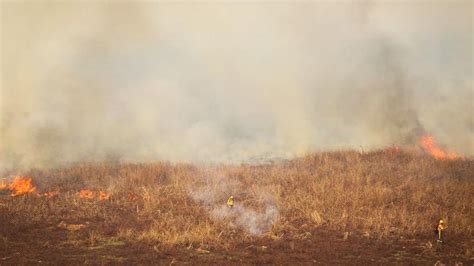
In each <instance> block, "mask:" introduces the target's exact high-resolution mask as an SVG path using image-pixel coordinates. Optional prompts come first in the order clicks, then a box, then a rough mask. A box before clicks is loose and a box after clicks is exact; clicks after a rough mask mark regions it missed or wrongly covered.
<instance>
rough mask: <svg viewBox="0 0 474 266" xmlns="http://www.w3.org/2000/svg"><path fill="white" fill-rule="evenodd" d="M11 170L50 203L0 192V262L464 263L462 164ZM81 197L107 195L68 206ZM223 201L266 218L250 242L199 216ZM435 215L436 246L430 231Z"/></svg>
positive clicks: (472, 186) (466, 171)
mask: <svg viewBox="0 0 474 266" xmlns="http://www.w3.org/2000/svg"><path fill="white" fill-rule="evenodd" d="M15 174H21V175H26V176H31V177H32V178H33V183H34V184H35V185H36V186H37V188H38V191H39V192H47V191H59V195H57V196H53V197H44V196H36V195H31V194H29V195H22V196H17V197H11V196H10V192H9V191H5V190H3V191H0V214H1V215H0V265H18V264H40V263H46V264H60V265H64V264H85V263H86V264H127V265H128V264H140V265H141V264H167V265H169V264H221V265H228V264H236V265H237V264H238V265H240V264H291V265H292V264H377V265H381V264H403V265H405V264H421V265H433V264H435V263H437V262H441V263H445V264H448V265H454V264H455V263H459V262H462V263H464V264H465V265H471V264H473V263H474V219H473V218H474V207H473V206H474V160H472V159H460V160H453V161H441V160H435V159H433V158H432V157H430V156H427V155H423V154H420V153H418V152H413V151H392V150H381V151H374V152H368V153H359V152H355V151H338V152H324V153H316V154H311V155H307V156H305V157H302V158H298V159H293V160H288V161H279V162H273V163H267V164H260V165H251V164H241V165H215V164H213V165H192V164H175V163H167V162H156V163H125V162H90V163H80V164H74V165H70V166H67V167H63V168H58V169H49V170H39V169H32V170H29V171H26V172H22V173H13V172H12V173H5V175H15ZM81 189H90V190H93V191H96V192H97V191H105V192H106V193H107V194H109V195H110V198H108V199H106V200H99V199H98V198H93V199H85V198H80V197H79V196H78V195H77V192H78V191H79V190H81ZM200 193H208V194H205V195H201V196H202V198H204V200H196V197H198V198H199V196H200V195H199V194H200ZM196 194H198V196H196ZM229 195H234V197H235V199H236V205H241V206H245V208H247V209H248V210H253V211H255V213H261V212H263V209H264V206H265V204H272V206H275V208H276V209H277V210H278V213H277V215H276V216H275V217H272V219H270V220H261V221H260V220H258V219H257V220H256V221H253V222H256V223H265V224H259V226H260V227H259V228H263V229H262V231H261V232H259V233H258V234H251V233H250V232H249V231H248V230H247V227H246V226H244V225H239V224H238V223H236V222H235V221H234V220H233V219H235V217H234V216H226V217H221V218H218V217H217V218H216V217H215V216H213V215H211V213H212V210H213V209H218V208H221V207H223V206H225V201H226V199H227V197H228V196H229ZM224 208H225V207H224ZM440 217H442V218H444V219H445V220H446V222H447V229H446V230H445V243H443V244H437V243H436V238H435V235H434V233H433V229H434V226H435V223H436V221H437V219H439V218H440Z"/></svg>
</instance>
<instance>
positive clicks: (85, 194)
mask: <svg viewBox="0 0 474 266" xmlns="http://www.w3.org/2000/svg"><path fill="white" fill-rule="evenodd" d="M77 195H79V197H80V198H84V199H94V198H95V197H96V196H97V197H98V198H99V200H107V199H109V198H110V195H109V194H107V192H104V191H101V190H100V191H99V192H98V193H97V192H95V191H93V190H89V189H82V190H81V191H79V192H77Z"/></svg>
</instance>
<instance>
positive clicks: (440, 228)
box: [434, 219, 447, 243]
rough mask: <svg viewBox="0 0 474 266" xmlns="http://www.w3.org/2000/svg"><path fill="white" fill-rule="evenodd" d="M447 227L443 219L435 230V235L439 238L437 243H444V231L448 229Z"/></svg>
mask: <svg viewBox="0 0 474 266" xmlns="http://www.w3.org/2000/svg"><path fill="white" fill-rule="evenodd" d="M446 227H447V226H445V225H444V221H443V219H439V220H438V224H437V225H436V228H435V231H434V232H435V234H436V235H437V236H438V239H437V242H438V243H443V230H444V229H446Z"/></svg>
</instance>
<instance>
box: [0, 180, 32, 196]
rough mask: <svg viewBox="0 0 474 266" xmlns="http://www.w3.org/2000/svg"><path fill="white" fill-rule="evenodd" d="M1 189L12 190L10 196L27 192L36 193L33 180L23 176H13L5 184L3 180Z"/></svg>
mask: <svg viewBox="0 0 474 266" xmlns="http://www.w3.org/2000/svg"><path fill="white" fill-rule="evenodd" d="M2 188H3V189H5V188H6V189H9V190H12V194H11V195H12V196H13V197H15V196H20V195H23V194H27V193H33V194H36V195H37V194H38V193H36V187H35V186H33V182H32V181H31V178H30V177H24V176H15V177H14V178H13V181H12V182H11V183H10V184H9V185H8V186H7V185H6V182H5V180H4V181H3V182H2Z"/></svg>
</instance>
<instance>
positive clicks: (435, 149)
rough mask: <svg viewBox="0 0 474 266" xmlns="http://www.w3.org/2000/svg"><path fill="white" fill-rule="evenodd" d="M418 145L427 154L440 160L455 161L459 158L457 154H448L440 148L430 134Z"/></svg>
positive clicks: (423, 137)
mask: <svg viewBox="0 0 474 266" xmlns="http://www.w3.org/2000/svg"><path fill="white" fill-rule="evenodd" d="M418 143H419V145H420V147H421V148H422V149H423V150H424V151H425V152H426V153H428V154H430V155H431V156H433V157H434V158H436V159H438V160H454V159H456V158H457V157H458V156H457V155H456V153H455V152H452V151H450V152H447V151H445V150H443V149H442V148H440V147H439V146H438V145H437V143H436V141H435V140H434V138H433V136H432V135H430V134H427V135H424V136H422V137H421V139H420V140H419V142H418Z"/></svg>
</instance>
